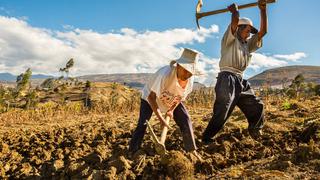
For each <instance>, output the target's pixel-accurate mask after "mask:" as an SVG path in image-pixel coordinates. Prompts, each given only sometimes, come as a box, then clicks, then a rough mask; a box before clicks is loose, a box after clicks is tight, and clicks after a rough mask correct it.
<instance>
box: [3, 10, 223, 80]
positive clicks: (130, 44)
mask: <svg viewBox="0 0 320 180" xmlns="http://www.w3.org/2000/svg"><path fill="white" fill-rule="evenodd" d="M0 26H1V27H2V28H0V60H1V61H0V68H1V69H0V71H2V72H4V71H7V72H11V73H14V74H19V73H21V72H23V71H25V69H26V68H27V67H30V68H31V69H32V70H33V72H34V73H45V74H57V71H58V69H59V67H62V66H64V64H65V63H66V61H67V60H68V59H69V58H71V57H72V58H74V59H75V67H74V69H73V71H72V72H71V73H72V75H83V74H98V73H135V72H154V71H156V70H157V69H158V68H159V67H161V66H163V65H166V64H168V63H169V62H170V60H171V59H174V58H177V57H178V56H179V55H180V52H181V48H180V47H183V46H185V45H191V44H193V43H203V42H205V40H206V39H207V38H208V37H211V36H212V34H214V33H217V32H218V26H216V25H213V26H211V27H210V28H207V29H205V28H202V30H201V31H197V30H195V29H194V30H193V29H185V28H179V29H178V28H177V29H169V30H166V31H143V32H137V31H136V30H134V29H130V28H123V29H121V30H120V31H118V32H115V31H114V32H109V33H98V32H95V31H93V30H83V29H76V28H73V27H71V26H68V25H65V26H64V28H65V29H64V31H51V30H49V29H42V28H36V27H32V26H30V25H29V24H28V23H27V22H26V21H24V20H23V19H17V18H13V17H11V18H10V17H3V16H0Z"/></svg>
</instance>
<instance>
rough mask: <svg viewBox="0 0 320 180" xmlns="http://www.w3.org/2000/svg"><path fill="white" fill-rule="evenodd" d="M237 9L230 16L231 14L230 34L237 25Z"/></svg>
mask: <svg viewBox="0 0 320 180" xmlns="http://www.w3.org/2000/svg"><path fill="white" fill-rule="evenodd" d="M239 16H240V15H239V11H236V12H234V13H232V16H231V31H232V34H234V33H235V32H236V30H237V27H238V22H239Z"/></svg>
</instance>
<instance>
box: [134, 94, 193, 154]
mask: <svg viewBox="0 0 320 180" xmlns="http://www.w3.org/2000/svg"><path fill="white" fill-rule="evenodd" d="M152 113H153V111H152V109H151V107H150V105H149V103H148V102H147V101H145V100H143V99H141V106H140V115H139V121H138V125H137V128H136V129H135V131H134V132H133V135H132V139H131V141H130V143H129V151H130V152H135V151H137V150H138V149H139V148H140V146H141V144H142V140H143V136H144V134H145V132H146V129H147V125H146V124H145V123H146V121H147V120H149V119H150V118H151V115H152ZM173 119H174V121H175V122H176V123H177V125H178V126H179V128H180V131H181V133H182V138H183V144H184V149H185V150H186V151H187V152H189V151H193V150H195V149H196V148H197V147H196V143H195V139H194V134H193V129H192V122H191V120H190V116H189V114H188V111H187V110H186V108H185V106H184V105H183V104H182V103H180V104H179V105H178V106H177V107H176V108H175V110H174V111H173Z"/></svg>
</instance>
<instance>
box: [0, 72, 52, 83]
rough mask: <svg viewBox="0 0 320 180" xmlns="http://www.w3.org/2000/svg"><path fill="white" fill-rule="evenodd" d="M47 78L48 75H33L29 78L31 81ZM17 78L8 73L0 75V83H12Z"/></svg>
mask: <svg viewBox="0 0 320 180" xmlns="http://www.w3.org/2000/svg"><path fill="white" fill-rule="evenodd" d="M49 77H52V76H49V75H43V74H34V75H32V76H31V79H47V78H49ZM16 79H17V76H16V75H13V74H10V73H0V81H8V82H12V81H14V82H15V81H16Z"/></svg>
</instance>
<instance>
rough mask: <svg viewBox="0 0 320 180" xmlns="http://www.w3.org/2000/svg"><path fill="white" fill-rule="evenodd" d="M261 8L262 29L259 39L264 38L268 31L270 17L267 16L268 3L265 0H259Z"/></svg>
mask: <svg viewBox="0 0 320 180" xmlns="http://www.w3.org/2000/svg"><path fill="white" fill-rule="evenodd" d="M258 3H259V9H260V31H259V33H258V35H259V40H261V39H262V37H263V36H264V35H266V34H267V31H268V18H267V3H266V1H265V0H259V1H258Z"/></svg>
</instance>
